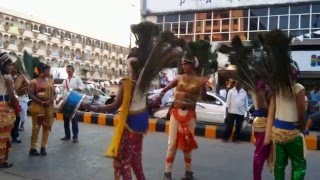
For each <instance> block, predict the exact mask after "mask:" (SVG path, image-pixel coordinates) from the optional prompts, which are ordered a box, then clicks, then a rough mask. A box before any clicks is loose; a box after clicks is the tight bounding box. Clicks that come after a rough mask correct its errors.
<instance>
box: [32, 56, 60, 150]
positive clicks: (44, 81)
mask: <svg viewBox="0 0 320 180" xmlns="http://www.w3.org/2000/svg"><path fill="white" fill-rule="evenodd" d="M37 69H38V71H39V75H38V77H36V78H34V79H33V80H32V81H31V82H30V85H29V88H28V91H29V97H30V98H31V99H32V103H31V109H30V111H31V115H32V135H31V148H30V152H29V154H30V155H31V156H39V155H42V156H45V155H47V151H46V145H47V141H48V137H49V133H50V131H51V127H52V124H53V101H54V100H55V98H56V94H55V91H54V86H53V81H52V80H51V79H49V75H50V66H48V65H46V64H44V63H41V62H40V63H39V65H38V67H37ZM41 127H42V140H41V149H40V153H39V152H38V151H37V150H36V148H37V141H38V135H39V131H40V129H41Z"/></svg>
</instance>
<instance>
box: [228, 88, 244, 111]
mask: <svg viewBox="0 0 320 180" xmlns="http://www.w3.org/2000/svg"><path fill="white" fill-rule="evenodd" d="M226 105H227V108H228V113H231V114H238V115H245V112H246V111H247V107H248V95H247V92H246V91H245V90H243V89H242V88H241V89H240V91H238V90H237V89H236V88H235V87H234V88H232V89H230V90H229V92H228V95H227V102H226Z"/></svg>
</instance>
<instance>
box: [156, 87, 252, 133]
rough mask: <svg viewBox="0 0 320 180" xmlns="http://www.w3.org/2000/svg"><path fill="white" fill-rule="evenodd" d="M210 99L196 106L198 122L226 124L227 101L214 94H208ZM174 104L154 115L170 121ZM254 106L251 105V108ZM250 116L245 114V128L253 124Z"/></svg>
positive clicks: (166, 106) (199, 102)
mask: <svg viewBox="0 0 320 180" xmlns="http://www.w3.org/2000/svg"><path fill="white" fill-rule="evenodd" d="M207 94H208V95H209V99H208V100H206V101H198V102H197V104H196V114H197V121H201V122H204V123H209V124H220V125H221V124H224V120H225V118H226V100H225V99H224V98H223V97H221V96H219V95H217V94H215V93H212V92H207ZM172 103H173V102H169V103H167V104H166V105H165V106H163V107H161V108H160V109H159V110H157V111H155V113H154V114H153V116H154V117H156V118H160V119H167V120H168V119H169V113H168V112H169V109H170V107H171V106H172ZM251 106H252V105H249V107H248V110H249V108H250V107H251ZM250 114H251V113H249V114H247V113H246V114H245V122H244V127H246V126H248V125H250V124H251V123H252V122H250V120H251V119H252V118H250V116H251V115H250Z"/></svg>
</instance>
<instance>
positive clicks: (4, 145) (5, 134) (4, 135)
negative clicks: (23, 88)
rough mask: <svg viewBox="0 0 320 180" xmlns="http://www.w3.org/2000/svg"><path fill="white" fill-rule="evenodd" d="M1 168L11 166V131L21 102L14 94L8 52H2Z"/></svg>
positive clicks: (11, 65)
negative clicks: (9, 158)
mask: <svg viewBox="0 0 320 180" xmlns="http://www.w3.org/2000/svg"><path fill="white" fill-rule="evenodd" d="M0 69H1V73H0V168H10V167H12V166H13V164H12V163H8V162H7V160H8V157H9V151H10V149H11V144H10V132H11V129H12V128H13V123H14V121H15V119H16V116H15V114H18V113H19V102H18V100H17V99H16V97H15V95H14V90H13V78H12V76H11V73H12V70H13V64H12V60H11V59H10V58H9V56H8V55H7V53H1V52H0Z"/></svg>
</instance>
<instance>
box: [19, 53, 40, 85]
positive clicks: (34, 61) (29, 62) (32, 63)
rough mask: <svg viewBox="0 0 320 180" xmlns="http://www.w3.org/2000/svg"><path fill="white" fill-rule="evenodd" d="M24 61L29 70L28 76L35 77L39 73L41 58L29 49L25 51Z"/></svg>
mask: <svg viewBox="0 0 320 180" xmlns="http://www.w3.org/2000/svg"><path fill="white" fill-rule="evenodd" d="M23 63H24V66H25V69H26V72H27V76H28V78H29V79H32V78H34V77H35V76H37V75H39V69H38V67H39V64H40V60H39V59H38V58H36V57H33V56H32V55H30V54H29V53H28V52H27V51H24V52H23Z"/></svg>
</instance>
